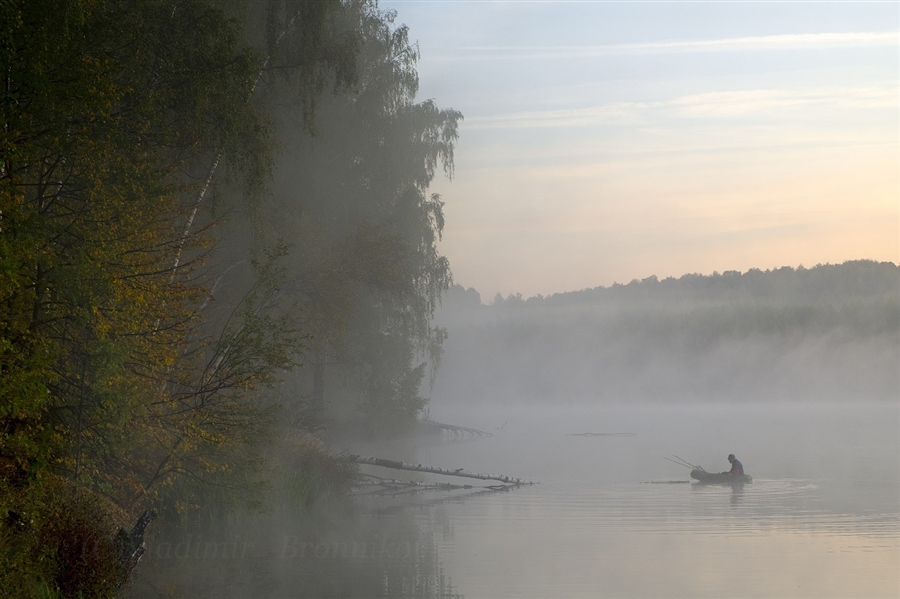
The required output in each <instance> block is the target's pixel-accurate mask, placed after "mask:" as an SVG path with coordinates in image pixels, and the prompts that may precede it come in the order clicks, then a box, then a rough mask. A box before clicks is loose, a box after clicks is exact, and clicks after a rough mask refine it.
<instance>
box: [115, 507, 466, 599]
mask: <svg viewBox="0 0 900 599" xmlns="http://www.w3.org/2000/svg"><path fill="white" fill-rule="evenodd" d="M138 570H139V572H138V576H137V580H136V581H135V583H134V585H133V587H132V588H131V590H130V593H129V596H130V597H133V598H134V599H150V598H161V597H197V598H204V597H216V598H224V599H229V598H242V599H243V598H245V597H256V598H265V597H272V598H280V597H288V596H290V597H298V596H300V597H367V598H368V597H392V598H393V597H397V598H408V599H431V598H434V599H450V598H454V599H456V598H459V597H462V595H460V594H458V593H456V591H455V589H454V588H453V585H452V581H451V578H450V576H449V575H448V574H447V573H446V572H445V571H444V568H443V566H442V565H441V562H440V560H439V556H438V551H437V541H436V539H435V536H434V530H433V527H429V526H420V525H419V523H418V522H417V520H416V519H415V517H414V516H413V515H411V514H393V515H390V516H385V515H376V514H368V515H366V514H362V513H359V512H355V511H354V512H342V513H337V512H327V513H326V512H324V511H323V512H322V513H319V514H317V515H316V516H315V517H310V516H309V515H298V514H290V513H279V514H268V515H255V516H249V515H248V516H247V517H245V518H240V519H238V520H237V521H235V522H233V523H232V524H231V525H229V526H220V527H211V526H204V527H195V528H191V527H180V528H176V527H167V528H164V529H162V530H160V532H159V533H158V534H157V536H156V538H154V539H153V540H152V541H151V542H150V543H148V551H147V554H146V556H145V558H144V561H143V562H142V563H141V564H140V566H139V568H138Z"/></svg>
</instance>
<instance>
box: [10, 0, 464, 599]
mask: <svg viewBox="0 0 900 599" xmlns="http://www.w3.org/2000/svg"><path fill="white" fill-rule="evenodd" d="M0 27H2V32H0V72H2V73H3V79H2V81H0V85H2V86H3V100H2V103H0V105H2V114H0V118H2V125H3V126H2V127H0V158H2V164H0V475H2V484H0V493H2V494H4V495H3V496H4V501H5V502H7V503H8V504H9V505H15V506H18V507H16V509H15V510H14V511H16V513H25V511H27V512H28V513H29V514H33V515H34V516H33V522H32V521H30V523H29V525H28V526H29V527H30V528H29V529H28V530H29V531H30V532H28V533H27V534H26V535H25V536H19V537H16V536H15V535H16V534H18V533H15V532H14V531H13V530H12V529H9V530H7V529H4V532H3V534H4V535H5V536H4V540H6V541H9V544H8V545H6V546H5V547H6V549H8V551H6V553H4V554H3V557H2V559H3V560H5V561H4V564H5V565H8V566H9V569H8V572H9V573H10V574H9V576H13V577H16V578H15V581H14V582H9V584H11V585H14V586H12V587H9V588H16V589H25V588H26V587H27V588H28V589H29V590H28V593H30V594H40V593H41V592H43V593H44V594H46V595H53V594H57V593H58V594H60V595H61V596H72V595H73V594H74V595H77V594H78V593H83V594H86V595H90V596H105V595H109V593H110V592H111V591H109V590H108V589H111V588H113V587H114V586H115V585H114V584H113V582H112V581H113V578H111V575H110V574H108V573H105V571H104V570H103V564H106V566H110V564H113V563H115V562H116V558H115V556H113V555H112V554H110V553H109V552H108V551H107V550H106V549H102V547H106V545H104V543H106V541H105V540H103V539H106V537H105V536H103V534H105V533H102V531H106V530H112V528H110V525H109V521H108V518H106V517H105V516H104V515H103V513H102V512H103V509H105V508H103V506H102V505H101V503H102V502H103V501H106V500H107V499H108V500H111V501H112V502H113V503H114V504H117V505H120V506H123V507H124V508H125V509H127V510H134V509H137V506H138V505H140V504H155V505H156V506H157V507H160V509H161V510H162V511H163V512H164V513H165V514H167V515H172V516H174V515H176V514H179V513H185V512H187V511H190V510H193V509H195V508H197V507H199V506H201V505H202V504H204V503H207V502H214V501H217V499H216V498H219V499H222V498H227V499H226V500H225V501H224V502H223V503H224V504H227V505H228V506H229V507H228V509H231V508H233V507H234V506H237V505H240V504H242V502H243V504H244V505H249V504H261V499H260V498H259V497H257V496H252V495H251V494H245V493H242V492H241V491H240V489H247V488H249V487H253V486H257V485H258V483H259V482H260V481H261V479H263V478H264V477H265V476H266V475H267V473H271V472H272V469H273V468H278V467H279V466H278V464H273V463H270V462H268V461H267V460H265V459H263V458H262V456H264V455H265V454H266V452H267V451H268V450H269V449H271V446H272V445H276V444H275V443H270V444H267V443H266V442H267V441H270V438H269V437H268V435H269V434H270V433H271V431H272V427H273V423H274V422H275V420H276V415H278V417H284V415H285V413H286V412H288V420H290V419H291V418H292V417H293V416H294V415H293V414H290V413H289V412H290V410H289V409H288V410H284V409H282V406H281V405H280V404H282V403H290V398H289V397H287V398H286V397H284V396H281V397H279V395H278V393H279V392H283V390H284V387H282V386H281V383H280V381H279V375H280V374H282V373H284V372H287V371H288V370H290V369H292V368H293V367H294V366H295V365H296V364H297V363H298V362H299V361H304V362H306V363H307V364H308V365H310V366H312V368H309V369H308V370H306V371H304V374H303V375H301V377H303V376H305V377H306V378H307V379H314V380H315V381H317V382H316V385H318V387H317V388H318V389H319V390H320V395H321V396H322V397H324V389H325V387H326V385H331V386H333V385H334V381H339V384H344V385H345V386H347V385H349V387H351V388H353V389H354V390H355V397H354V398H353V399H352V400H351V402H350V403H352V404H353V408H354V409H356V408H361V409H362V411H363V413H364V414H365V415H366V417H367V418H368V419H369V421H370V422H371V423H372V425H373V426H376V427H379V428H382V429H385V430H388V429H390V430H400V429H402V428H403V427H404V426H408V425H409V424H410V423H411V422H412V421H413V420H414V419H415V417H416V415H417V414H418V413H419V411H420V410H421V409H422V407H423V406H424V404H425V401H426V400H425V399H424V398H423V397H421V396H420V393H419V387H420V386H421V383H422V380H423V378H424V376H425V364H424V363H423V361H422V360H423V357H429V358H430V361H431V363H432V364H433V365H434V364H436V363H437V361H438V359H439V356H440V351H441V350H440V348H441V343H442V341H443V339H444V336H445V333H444V332H443V331H442V330H440V329H436V328H434V327H433V326H432V325H431V319H432V315H433V312H434V309H435V306H436V305H437V301H438V298H439V296H440V294H441V292H442V291H443V290H444V289H446V287H447V286H448V284H449V282H450V270H449V264H448V262H447V260H446V259H445V258H444V257H443V256H441V255H440V254H439V252H438V251H437V249H436V244H437V241H438V240H439V238H440V234H441V231H442V229H443V226H444V221H443V212H442V208H443V202H442V200H441V199H440V198H439V197H437V196H436V195H431V194H429V193H428V187H429V185H430V183H431V181H432V180H433V178H434V176H435V175H436V173H437V171H438V170H439V169H441V168H442V169H443V170H444V172H445V173H446V174H447V175H448V176H449V175H452V170H453V149H454V142H455V140H456V136H457V122H458V121H459V119H460V118H461V115H459V113H457V112H455V111H452V110H440V109H438V108H437V106H436V105H435V104H434V103H433V102H432V101H426V102H422V103H416V102H415V94H416V91H417V86H418V80H417V75H416V72H415V68H414V67H415V62H416V60H417V58H418V51H417V49H416V47H415V46H414V45H413V44H411V43H410V42H409V39H408V33H407V30H406V28H405V27H395V26H394V25H393V15H391V14H389V13H383V12H381V11H379V10H378V9H377V7H376V5H375V4H374V3H372V2H368V1H365V0H351V1H350V2H343V1H340V0H324V1H321V2H319V1H303V2H291V1H287V0H270V1H269V2H265V3H262V2H250V3H245V2H240V1H235V2H229V1H226V2H211V1H208V0H174V1H173V0H145V1H141V2H128V1H121V0H63V1H61V2H56V1H54V2H51V1H49V0H27V1H26V0H11V1H9V2H3V3H0ZM326 89H332V90H334V92H335V94H334V95H332V96H327V97H326V96H325V95H324V94H323V92H324V91H325V90H326ZM276 149H279V150H285V152H284V153H283V154H279V153H277V152H276V151H275V150H276ZM336 155H337V156H338V158H337V159H335V156H336ZM288 157H289V158H288ZM220 165H221V166H220ZM287 171H290V172H291V173H293V175H292V177H291V178H290V180H284V179H282V176H283V173H285V172H287ZM270 174H275V175H276V185H275V186H274V187H273V189H272V191H273V194H272V195H271V196H270V195H268V194H267V193H266V184H267V182H268V181H269V177H270ZM210 198H211V200H210ZM326 367H327V368H326ZM329 372H332V374H334V373H336V374H337V376H332V377H331V378H328V376H327V375H328V373H329ZM262 390H267V392H268V395H263V394H262V393H261V391H262ZM288 437H290V435H288ZM304 443H306V442H304ZM304 443H301V444H300V445H299V446H294V445H290V446H289V447H288V448H287V449H289V450H290V452H289V455H291V456H292V457H291V460H292V461H290V464H292V466H294V467H292V469H291V470H290V471H289V473H290V474H289V475H287V474H285V478H284V480H285V481H286V482H285V485H284V486H285V488H290V492H289V493H288V495H289V496H290V497H293V499H291V501H294V502H296V503H297V504H298V505H307V504H309V503H310V502H311V501H313V500H312V498H313V497H322V496H329V495H331V494H340V493H343V492H345V491H346V489H347V488H348V485H349V481H350V480H351V479H352V472H351V471H350V470H347V469H345V468H344V467H343V466H339V465H338V464H340V463H341V462H340V460H336V459H335V458H334V457H333V456H329V455H328V454H327V452H326V451H325V450H324V449H323V448H320V447H319V448H313V447H312V446H311V445H309V443H306V444H305V445H304ZM278 455H282V454H278ZM298 460H299V461H298ZM59 477H62V478H64V479H65V480H66V481H68V482H65V483H64V484H63V483H59V482H57V481H58V480H59ZM60 485H62V486H60ZM212 489H228V491H227V492H219V491H212ZM100 497H103V498H107V499H103V500H101V499H99V498H100ZM67 502H68V503H69V504H71V505H72V506H74V507H75V508H76V509H75V510H74V511H72V512H71V513H68V512H65V511H64V510H62V508H61V507H60V506H62V505H65V504H66V503H67ZM97 502H100V503H97ZM4 505H5V504H4ZM23 510H24V511H23ZM41 518H44V520H41ZM91 526H94V528H91ZM9 535H12V536H9ZM92 535H93V536H92ZM97 535H100V536H97ZM25 538H27V539H30V540H28V542H24V541H22V539H25ZM16 539H18V540H16ZM20 541H22V542H20ZM23 543H24V544H23ZM53 543H56V545H53ZM79 543H80V544H82V545H83V544H84V543H91V544H93V545H94V546H96V547H98V550H97V555H96V556H95V557H96V558H97V560H99V562H98V563H96V564H94V563H93V562H92V563H87V562H84V561H83V560H82V558H81V557H78V556H76V555H75V554H73V553H72V551H74V549H72V548H73V547H76V546H77V545H78V544H79ZM51 545H53V546H54V547H57V548H58V549H59V551H58V552H57V553H53V554H52V555H51V553H52V551H51V549H48V548H49V547H50V546H51ZM16 547H18V549H16ZM53 551H56V549H54V550H53ZM47 552H50V553H47ZM79 560H81V561H79ZM101 562H102V563H101ZM110 567H111V566H110ZM70 571H71V572H75V574H71V575H70V574H68V572H70ZM5 580H6V581H7V582H8V581H12V580H13V579H12V578H9V577H7V578H6V579H5ZM104 584H107V585H108V586H107V587H103V585H104ZM116 584H118V583H116ZM15 585H18V586H15ZM22 585H25V586H22ZM28 585H31V586H28ZM79 585H81V586H79ZM110 585H111V586H110ZM41 589H43V591H41ZM23 592H24V591H23Z"/></svg>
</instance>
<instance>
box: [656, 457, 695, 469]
mask: <svg viewBox="0 0 900 599" xmlns="http://www.w3.org/2000/svg"><path fill="white" fill-rule="evenodd" d="M663 459H664V460H668V461H670V462H672V463H673V464H678V465H679V466H684V467H685V468H690V466H688V465H687V464H682V463H681V462H676V461H675V460H670V459H669V458H663Z"/></svg>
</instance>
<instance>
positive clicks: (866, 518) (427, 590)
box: [140, 403, 900, 599]
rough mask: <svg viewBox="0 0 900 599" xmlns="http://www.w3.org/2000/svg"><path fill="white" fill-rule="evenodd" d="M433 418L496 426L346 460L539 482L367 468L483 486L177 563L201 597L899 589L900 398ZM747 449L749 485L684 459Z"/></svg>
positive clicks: (453, 411)
mask: <svg viewBox="0 0 900 599" xmlns="http://www.w3.org/2000/svg"><path fill="white" fill-rule="evenodd" d="M432 417H433V418H434V419H435V420H438V421H441V422H446V423H453V424H457V425H462V426H469V427H474V428H478V429H481V430H484V431H487V432H490V433H492V435H491V436H489V437H485V438H478V439H473V440H467V441H464V442H448V441H447V439H446V438H444V437H435V436H433V437H426V438H420V439H417V440H416V441H415V442H413V441H412V440H408V439H407V440H400V441H397V442H395V443H392V444H390V445H388V446H381V447H379V448H377V449H374V448H372V447H366V446H364V445H356V446H353V447H347V448H346V449H347V450H349V451H353V452H357V453H368V454H369V455H377V456H378V457H383V458H388V459H394V460H404V461H411V462H415V463H422V464H427V465H431V466H438V467H443V468H453V469H455V468H464V469H466V470H469V471H475V472H490V473H497V474H505V475H509V476H515V477H520V478H525V479H530V480H533V481H535V482H536V483H537V484H534V485H529V486H522V487H518V488H513V489H509V490H505V491H491V490H489V489H485V488H484V487H485V486H486V485H489V484H490V483H489V482H487V481H479V480H473V479H462V478H451V477H440V476H435V475H421V474H418V473H408V472H401V471H397V470H386V469H382V468H375V467H365V470H366V471H367V472H372V473H377V474H378V475H380V476H385V477H396V478H402V479H412V478H415V479H417V480H432V481H437V480H440V481H441V482H453V483H457V484H470V485H472V486H473V488H471V489H457V490H455V491H452V492H448V491H422V492H418V493H407V494H403V495H398V496H393V497H384V496H374V495H367V496H362V497H359V498H358V499H357V506H358V508H357V510H356V511H355V512H353V514H349V515H344V516H342V517H340V518H337V517H336V518H335V520H334V521H332V522H324V523H319V525H318V526H317V527H316V528H315V529H314V530H312V529H310V528H309V526H302V527H301V526H294V525H293V524H292V523H290V522H283V521H279V522H277V523H273V522H272V521H271V519H269V520H265V519H264V518H263V519H260V520H258V521H257V522H255V524H254V525H253V526H252V527H251V528H252V531H253V532H252V533H244V534H245V540H244V541H241V542H238V541H236V542H235V543H234V544H233V545H234V548H235V549H234V551H232V552H231V553H232V554H231V555H227V554H226V552H225V551H219V553H218V554H215V555H207V556H205V557H203V558H202V559H201V557H200V550H199V547H200V544H201V540H200V539H195V540H194V545H196V547H197V548H198V549H197V550H196V551H195V552H194V553H193V554H192V553H191V544H190V543H188V544H187V545H186V546H185V547H184V548H183V549H184V550H183V551H182V554H181V555H174V553H173V552H170V553H168V554H165V555H162V557H164V558H172V559H169V560H168V564H169V567H170V568H171V570H170V571H171V572H176V570H177V571H179V572H182V574H179V575H176V576H175V578H179V577H180V578H182V579H183V580H185V581H190V583H189V584H188V583H187V582H184V583H183V584H187V585H188V586H189V587H191V588H192V590H191V593H192V595H191V596H216V597H272V598H276V597H409V598H425V597H474V598H498V599H499V598H506V597H510V598H512V597H523V598H527V597H534V598H547V597H567V598H579V597H785V598H794V597H842V598H846V597H865V598H873V597H898V596H900V467H898V456H900V406H898V405H894V404H891V405H886V404H861V405H842V406H834V405H826V406H822V405H815V404H811V403H806V404H796V405H790V406H777V407H776V406H711V405H688V406H646V407H622V406H618V407H594V406H585V405H573V406H553V407H534V406H529V407H522V406H518V407H513V406H505V407H485V406H476V407H472V406H469V407H462V406H460V407H454V408H442V409H438V407H435V408H432ZM583 433H593V434H592V435H590V436H583V435H582V434H583ZM375 452H377V453H375ZM729 453H735V454H736V455H737V456H738V458H739V459H741V461H742V462H743V464H744V467H745V470H746V472H747V473H748V474H750V475H752V476H753V482H752V483H751V484H747V485H743V486H741V487H732V486H730V485H725V486H718V485H697V484H692V483H690V482H689V481H690V477H689V468H686V467H682V466H680V465H678V464H675V463H673V462H671V461H669V460H667V459H666V458H669V459H676V458H675V457H673V456H679V457H680V458H681V459H684V460H687V461H688V462H691V463H693V464H699V465H702V466H703V467H705V468H706V469H707V470H709V471H722V470H727V469H728V468H729V464H728V462H727V460H726V459H725V457H726V456H727V455H728V454H729ZM251 537H252V539H253V540H252V542H251V541H247V539H249V538H251ZM241 543H243V545H241ZM223 546H224V545H223ZM239 546H240V553H241V555H240V556H238V555H237V554H238V553H239V551H238V547H239ZM176 553H177V552H176ZM149 554H150V559H151V560H153V559H154V558H153V548H150V551H149ZM160 555H161V554H159V551H158V550H157V556H156V561H157V565H159V563H161V562H165V560H161V559H160ZM175 558H178V559H175ZM185 568H187V569H186V570H185ZM184 572H188V573H189V574H184ZM173 580H174V578H173ZM175 588H176V587H171V588H170V590H169V591H168V592H169V594H165V591H164V590H159V593H157V594H155V595H154V594H152V593H149V592H147V589H146V588H143V590H142V591H141V593H140V596H142V597H143V596H160V597H162V596H176V595H174V594H172V593H174V592H177V591H175V590H174V589H175ZM182 588H183V587H182Z"/></svg>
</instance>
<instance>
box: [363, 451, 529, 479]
mask: <svg viewBox="0 0 900 599" xmlns="http://www.w3.org/2000/svg"><path fill="white" fill-rule="evenodd" d="M350 459H351V460H352V461H354V462H356V463H357V464H370V465H372V466H382V467H383V468H393V469H395V470H410V471H413V472H428V473H430V474H441V475H444V476H462V477H465V478H477V479H480V480H499V481H500V482H503V483H507V484H513V485H533V484H534V482H532V481H530V480H523V479H521V478H515V477H513V476H505V475H502V474H480V473H478V472H469V471H468V470H463V469H462V468H456V469H453V470H450V469H447V468H436V467H434V466H423V465H422V464H410V463H408V462H398V461H395V460H385V459H383V458H373V457H368V456H360V455H354V456H350Z"/></svg>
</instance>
